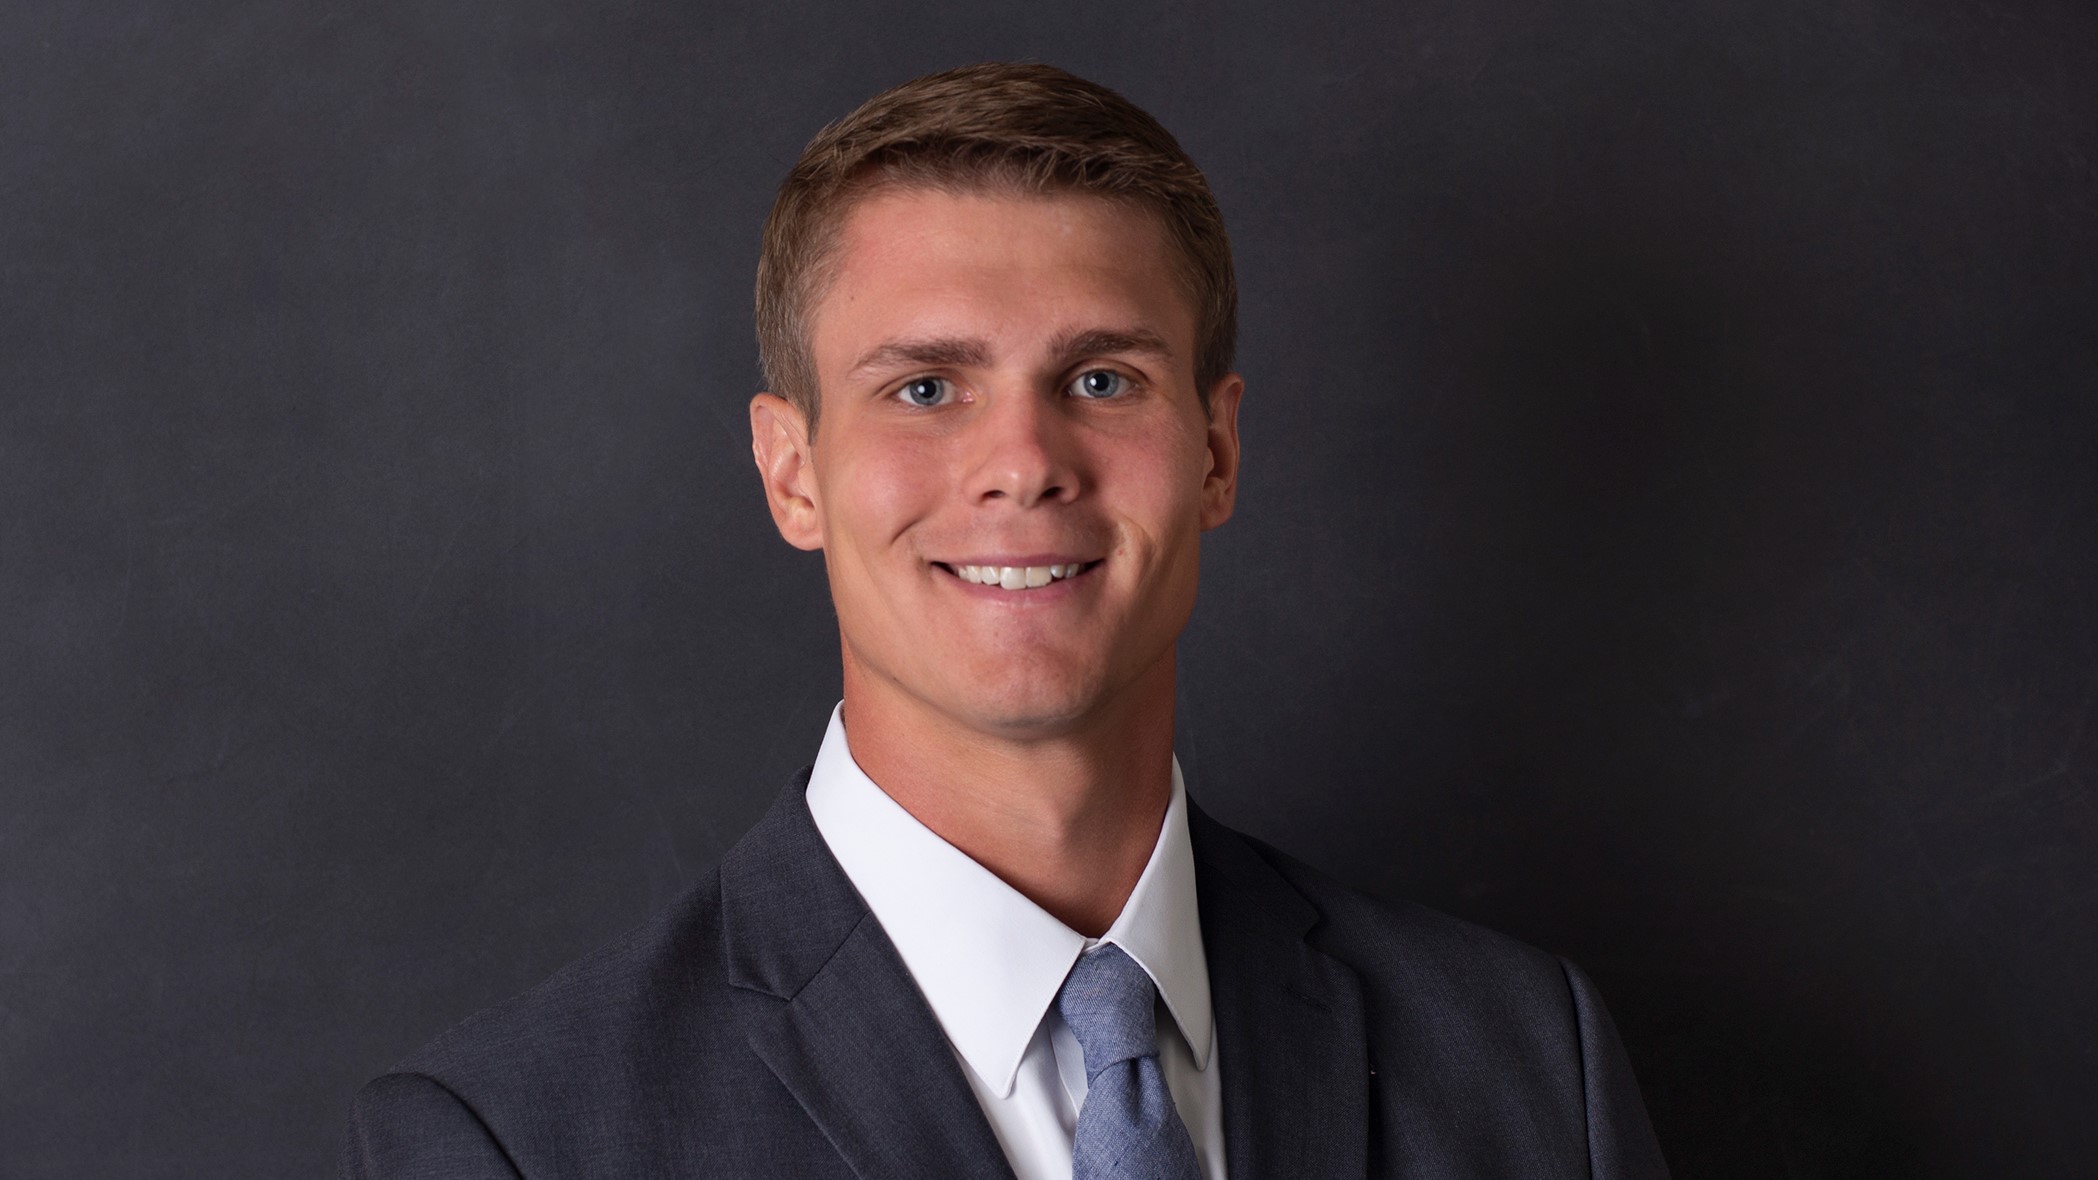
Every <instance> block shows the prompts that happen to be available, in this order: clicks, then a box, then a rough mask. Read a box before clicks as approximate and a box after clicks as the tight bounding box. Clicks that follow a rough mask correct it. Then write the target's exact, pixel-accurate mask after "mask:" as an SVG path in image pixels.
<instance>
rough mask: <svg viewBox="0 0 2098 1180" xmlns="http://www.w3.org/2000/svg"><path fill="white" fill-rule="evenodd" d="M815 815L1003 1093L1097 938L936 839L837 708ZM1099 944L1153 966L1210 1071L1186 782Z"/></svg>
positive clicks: (934, 1002)
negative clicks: (849, 734)
mask: <svg viewBox="0 0 2098 1180" xmlns="http://www.w3.org/2000/svg"><path fill="white" fill-rule="evenodd" d="M808 803H809V814H810V815H811V816H812V817H813V818H814V819H815V821H816V830H817V831H818V832H820V833H822V835H823V840H824V843H826V844H828V845H829V846H830V850H831V854H832V855H833V856H835V857H837V859H838V863H839V864H840V865H841V866H842V867H843V868H844V869H845V875H846V876H847V877H848V878H850V879H851V880H852V883H853V885H854V887H855V888H857V889H858V890H859V893H860V896H861V898H863V899H864V900H865V901H866V903H867V908H868V909H869V910H872V911H873V913H874V916H875V918H876V920H878V921H879V922H880V923H881V926H882V930H883V931H884V932H885V933H887V934H888V936H889V941H890V942H892V943H894V944H895V946H896V951H897V953H898V954H899V955H901V956H902V958H903V965H904V966H905V967H906V968H908V969H909V970H910V973H911V978H912V979H913V980H914V981H915V982H916V983H917V985H918V990H919V991H921V992H923V993H924V995H925V999H926V1002H927V1003H928V1004H929V1005H930V1006H931V1007H932V1011H933V1015H934V1016H936V1017H937V1018H938V1019H939V1021H940V1027H941V1028H942V1029H944V1030H945V1031H946V1033H947V1039H948V1040H949V1041H951V1042H953V1044H954V1047H955V1051H956V1052H958V1053H959V1054H960V1055H961V1057H962V1059H963V1060H964V1061H965V1062H967V1063H968V1065H969V1068H970V1069H972V1070H974V1071H975V1072H976V1075H977V1077H978V1078H980V1079H982V1080H983V1081H984V1083H985V1084H987V1085H988V1086H990V1087H991V1088H992V1089H994V1090H996V1091H997V1092H998V1093H999V1094H1000V1095H1001V1096H1002V1095H1005V1094H1009V1093H1011V1091H1012V1086H1013V1079H1014V1076H1015V1075H1016V1074H1017V1073H1018V1071H1019V1068H1020V1059H1021V1057H1022V1056H1023V1055H1024V1054H1025V1053H1026V1052H1027V1044H1028V1042H1029V1041H1030V1040H1032V1039H1033V1038H1034V1033H1035V1029H1036V1028H1037V1027H1038V1026H1039V1025H1040V1024H1041V1022H1042V1015H1043V1013H1045V1012H1046V1011H1048V1009H1049V1005H1050V1003H1051V1002H1052V1001H1054V1000H1055V999H1056V993H1057V990H1058V989H1059V988H1061V987H1062V986H1063V982H1064V976H1066V975H1067V974H1069V973H1070V970H1071V965H1072V964H1073V963H1075V962H1077V960H1078V956H1079V955H1080V954H1082V953H1083V952H1085V951H1086V950H1087V949H1089V948H1091V947H1092V946H1094V945H1096V941H1095V940H1093V939H1088V938H1087V937H1085V936H1084V935H1082V934H1080V933H1078V932H1077V931H1075V930H1073V929H1071V928H1070V927H1068V926H1066V925H1064V924H1063V923H1062V922H1060V921H1058V920H1057V919H1056V918H1054V917H1052V916H1051V915H1050V914H1049V913H1048V911H1046V910H1044V909H1042V908H1041V907H1040V906H1038V905H1036V904H1034V903H1033V902H1032V901H1029V900H1028V899H1027V898H1026V897H1025V896H1023V895H1022V894H1021V893H1020V892H1019V891H1018V890H1016V889H1014V888H1013V887H1012V886H1010V885H1007V884H1006V883H1005V882H1004V881H1001V880H999V879H998V877H997V876H996V875H995V874H993V873H992V872H991V871H990V870H988V869H986V868H984V867H983V866H982V865H980V864H977V863H976V862H975V861H974V860H971V859H970V858H969V857H968V856H967V855H966V854H965V853H963V852H962V851H961V850H960V849H958V848H956V847H955V846H954V845H952V844H949V843H948V842H947V841H945V840H943V839H941V838H940V837H939V836H938V835H936V834H934V832H933V831H932V829H930V828H928V827H926V826H925V825H924V824H922V823H919V822H918V820H917V818H916V817H914V816H912V815H911V813H910V812H908V811H905V810H904V809H903V807H902V806H901V805H900V804H898V803H897V802H896V801H895V800H894V799H891V798H890V797H889V796H888V794H887V793H886V792H884V791H883V790H882V789H881V787H880V786H878V785H877V784H876V783H875V782H874V780H873V779H870V778H868V777H867V775H866V773H865V772H864V771H862V770H861V769H860V768H859V764H858V763H856V762H854V761H853V760H852V751H851V749H850V747H848V746H847V744H846V741H845V721H844V716H843V711H842V707H841V708H838V709H833V710H831V718H830V728H829V730H828V731H827V732H826V733H825V734H824V736H823V745H822V747H821V748H820V749H819V750H817V752H816V765H815V768H814V769H813V770H812V771H811V772H810V775H809V786H808ZM1097 942H1099V943H1109V942H1111V943H1114V944H1115V945H1117V946H1119V947H1121V948H1122V949H1123V950H1124V951H1125V952H1127V953H1128V955H1129V957H1130V958H1132V959H1135V960H1136V961H1137V963H1138V964H1139V965H1141V966H1142V967H1143V968H1144V970H1145V971H1146V972H1148V973H1150V976H1151V980H1152V982H1153V983H1155V984H1156V985H1157V986H1158V991H1159V995H1160V996H1161V997H1163V998H1164V1000H1165V1004H1166V1010H1167V1011H1169V1012H1170V1013H1172V1016H1173V1020H1174V1023H1175V1024H1177V1025H1178V1026H1179V1028H1180V1035H1181V1036H1182V1037H1183V1038H1184V1039H1185V1040H1186V1041H1187V1045H1188V1048H1189V1049H1190V1050H1191V1051H1192V1053H1193V1056H1194V1061H1195V1067H1196V1068H1197V1069H1206V1068H1208V1066H1209V1055H1210V1050H1211V1048H1212V1047H1213V1043H1214V1036H1215V1028H1214V1025H1213V1022H1212V1015H1211V1010H1210V1001H1209V967H1208V964H1207V962H1206V961H1205V960H1204V958H1203V955H1202V927H1201V924H1200V922H1199V921H1198V913H1197V910H1196V905H1195V857H1194V847H1193V845H1192V844H1190V843H1189V841H1188V834H1187V788H1186V786H1185V784H1184V783H1183V782H1182V781H1181V777H1180V761H1179V759H1177V758H1175V759H1174V760H1173V795H1172V800H1171V802H1170V803H1168V804H1167V805H1166V815H1165V822H1164V823H1163V824H1162V825H1161V826H1160V829H1159V834H1158V842H1157V843H1156V844H1155V845H1154V846H1153V847H1152V849H1151V859H1150V860H1149V861H1148V862H1146V863H1145V865H1144V871H1143V874H1142V875H1141V876H1140V877H1138V878H1137V882H1136V888H1135V889H1134V890H1132V891H1131V892H1130V894H1129V900H1128V902H1126V903H1125V904H1124V905H1123V907H1122V912H1121V914H1120V915H1119V916H1117V917H1116V918H1115V920H1114V924H1113V925H1111V926H1109V927H1108V929H1107V933H1105V934H1103V935H1101V937H1100V938H1099V939H1098V940H1097Z"/></svg>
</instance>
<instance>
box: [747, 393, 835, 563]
mask: <svg viewBox="0 0 2098 1180" xmlns="http://www.w3.org/2000/svg"><path fill="white" fill-rule="evenodd" d="M750 454H751V457H752V458H753V459H756V460H757V463H758V481H759V482H760V483H762V484H764V485H765V502H766V504H768V505H770V506H771V508H772V523H773V524H775V525H777V526H779V535H780V536H782V537H784V538H786V541H787V544H789V545H792V546H794V547H795V548H796V549H821V548H823V511H822V508H821V507H820V505H819V504H818V502H817V498H816V478H815V475H816V473H815V468H814V466H813V463H812V459H813V456H812V454H811V452H810V450H809V427H808V419H807V418H806V417H804V416H803V415H802V412H801V410H800V409H799V408H798V407H796V406H795V405H794V403H792V402H790V401H788V400H787V399H786V398H783V397H780V396H779V395H777V394H771V393H761V394H759V395H757V396H756V397H754V398H751V399H750Z"/></svg>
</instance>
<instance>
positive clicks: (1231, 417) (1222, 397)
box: [1202, 373, 1246, 530]
mask: <svg viewBox="0 0 2098 1180" xmlns="http://www.w3.org/2000/svg"><path fill="white" fill-rule="evenodd" d="M1245 392H1246V383H1245V381H1244V380H1242V379H1241V378H1240V377H1239V375H1238V374H1237V373H1230V374H1226V375H1225V376H1224V377H1223V378H1222V379H1221V380H1219V381H1218V382H1217V383H1216V385H1215V386H1214V387H1213V388H1211V389H1210V391H1209V470H1208V472H1207V473H1205V474H1204V475H1203V477H1202V527H1203V529H1205V530H1207V529H1213V528H1215V527H1217V526H1218V525H1220V524H1222V523H1224V522H1225V521H1227V520H1230V519H1231V506H1232V505H1233V504H1234V503H1236V502H1237V500H1238V400H1239V398H1240V397H1241V396H1243V395H1244V394H1245Z"/></svg>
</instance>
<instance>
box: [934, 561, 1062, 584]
mask: <svg viewBox="0 0 2098 1180" xmlns="http://www.w3.org/2000/svg"><path fill="white" fill-rule="evenodd" d="M952 568H953V569H954V573H955V576H956V577H958V578H960V579H961V580H962V581H964V582H968V583H969V584H971V585H974V586H998V587H1002V588H1003V589H1006V590H1039V589H1040V588H1042V587H1043V586H1047V585H1048V584H1049V583H1051V582H1054V581H1056V580H1058V579H1060V578H1069V577H1073V576H1075V575H1076V574H1077V573H1078V571H1079V570H1082V569H1084V568H1085V563H1084V562H1079V561H1074V562H1071V563H1069V564H1065V565H1024V566H1023V565H958V566H954V567H952Z"/></svg>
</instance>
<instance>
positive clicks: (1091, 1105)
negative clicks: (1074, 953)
mask: <svg viewBox="0 0 2098 1180" xmlns="http://www.w3.org/2000/svg"><path fill="white" fill-rule="evenodd" d="M1157 995H1158V993H1157V990H1156V989H1155V988H1153V987H1152V985H1151V977H1150V976H1149V975H1146V974H1145V973H1144V969H1143V968H1142V967H1140V966H1138V965H1137V962H1136V960H1135V959H1132V958H1130V957H1129V956H1128V955H1126V954H1124V953H1123V952H1122V948H1120V947H1118V946H1114V945H1113V944H1108V945H1105V946H1101V947H1099V948H1097V949H1095V950H1093V951H1092V952H1090V953H1088V954H1086V955H1085V956H1083V957H1081V958H1080V959H1079V960H1078V965H1077V966H1075V967H1073V968H1071V974H1070V975H1069V976H1068V977H1066V978H1065V979H1064V986H1063V990H1062V991H1059V992H1057V993H1056V1008H1057V1011H1059V1012H1061V1013H1063V1017H1064V1023H1065V1024H1068V1025H1070V1026H1071V1035H1072V1036H1074V1037H1076V1038H1078V1047H1079V1048H1080V1049H1083V1050H1085V1084H1086V1094H1085V1105H1084V1107H1082V1108H1081V1109H1080V1110H1079V1112H1078V1131H1077V1133H1076V1134H1075V1135H1074V1136H1073V1137H1072V1142H1071V1180H1110V1178H1112V1180H1201V1177H1202V1169H1201V1166H1200V1165H1199V1164H1197V1163H1196V1162H1195V1143H1194V1140H1192V1139H1190V1138H1188V1134H1187V1125H1186V1124H1185V1123H1182V1122H1181V1121H1180V1113H1179V1112H1178V1111H1176V1110H1174V1109H1173V1095H1172V1092H1171V1091H1169V1090H1167V1089H1166V1075H1165V1071H1164V1070H1163V1069H1161V1068H1160V1067H1159V1064H1158V1030H1157V1029H1156V1027H1155V1026H1154V1025H1153V1023H1152V1004H1153V1002H1154V1001H1155V999H1156V997H1157Z"/></svg>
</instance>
